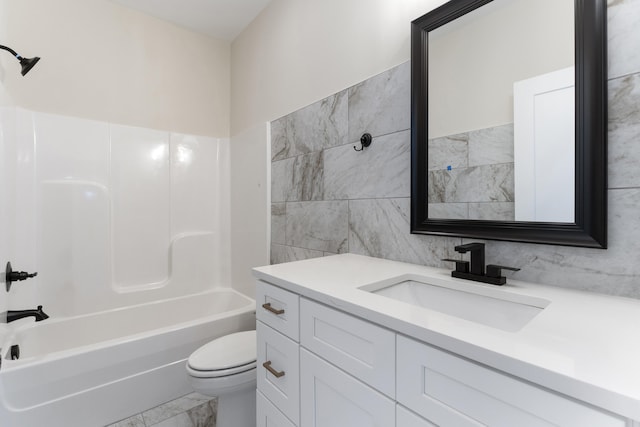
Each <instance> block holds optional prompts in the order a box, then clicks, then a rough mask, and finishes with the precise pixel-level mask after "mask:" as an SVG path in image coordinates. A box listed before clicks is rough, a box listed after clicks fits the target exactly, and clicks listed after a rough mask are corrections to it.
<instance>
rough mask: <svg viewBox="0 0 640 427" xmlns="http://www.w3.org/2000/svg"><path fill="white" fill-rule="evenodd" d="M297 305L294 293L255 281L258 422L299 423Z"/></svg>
mask: <svg viewBox="0 0 640 427" xmlns="http://www.w3.org/2000/svg"><path fill="white" fill-rule="evenodd" d="M298 308H299V297H298V295H296V294H294V293H292V292H288V291H285V290H283V289H280V288H278V287H275V286H271V285H268V284H266V283H264V282H260V281H259V282H258V284H257V292H256V318H257V319H258V321H257V324H256V333H257V340H258V342H257V376H258V380H257V384H258V386H257V388H258V390H257V398H256V401H257V408H256V410H257V425H258V426H265V427H266V426H269V427H274V426H278V427H279V426H282V427H290V426H297V425H298V423H299V419H300V357H299V348H298V342H297V341H298V333H299V332H298V331H299V317H298ZM287 422H289V424H287Z"/></svg>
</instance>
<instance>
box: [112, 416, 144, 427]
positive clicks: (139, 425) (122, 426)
mask: <svg viewBox="0 0 640 427" xmlns="http://www.w3.org/2000/svg"><path fill="white" fill-rule="evenodd" d="M107 427H147V425H146V424H145V423H144V419H143V418H142V414H137V415H134V416H133V417H129V418H127V419H125V420H122V421H118V422H117V423H114V424H110V425H108V426H107Z"/></svg>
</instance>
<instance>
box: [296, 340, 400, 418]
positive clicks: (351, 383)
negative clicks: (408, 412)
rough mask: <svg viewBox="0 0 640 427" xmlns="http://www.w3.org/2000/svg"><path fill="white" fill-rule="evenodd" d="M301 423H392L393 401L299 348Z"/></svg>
mask: <svg viewBox="0 0 640 427" xmlns="http://www.w3.org/2000/svg"><path fill="white" fill-rule="evenodd" d="M300 368H301V369H300V371H301V372H300V402H301V408H300V426H301V427H356V426H357V427H393V426H394V425H395V403H394V402H393V401H392V400H390V399H389V398H387V397H386V396H384V395H383V394H382V393H380V392H378V391H376V390H374V389H372V388H371V387H369V386H367V385H365V384H364V383H361V382H360V381H358V380H356V379H355V378H353V377H352V376H350V375H348V374H346V373H345V372H343V371H341V370H340V369H338V368H336V367H335V366H333V365H330V364H329V363H327V362H325V361H324V360H322V359H320V358H319V357H317V356H315V355H314V354H312V353H310V352H308V351H307V350H305V349H300Z"/></svg>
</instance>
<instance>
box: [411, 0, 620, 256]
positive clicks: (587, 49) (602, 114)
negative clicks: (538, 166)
mask: <svg viewBox="0 0 640 427" xmlns="http://www.w3.org/2000/svg"><path fill="white" fill-rule="evenodd" d="M491 1H493V0H451V1H449V2H447V3H445V4H444V5H442V6H440V7H438V8H436V9H434V10H433V11H431V12H429V13H427V14H425V15H423V16H422V17H420V18H418V19H416V20H414V21H413V22H412V23H411V233H412V234H433V235H440V236H450V237H467V238H474V239H488V240H507V241H515V242H527V243H544V244H551V245H564V246H581V247H591V248H606V247H607V101H608V100H607V33H606V25H607V14H606V11H607V4H606V3H607V2H606V0H575V70H576V78H575V94H576V104H575V105H576V111H575V113H576V115H575V118H576V123H575V126H576V130H575V135H576V167H575V170H576V181H575V182H576V192H575V216H576V217H575V222H574V223H557V222H529V221H489V220H459V219H433V218H431V219H430V218H429V216H428V207H427V195H428V194H427V189H428V172H427V171H428V166H427V165H428V155H429V153H428V143H427V141H428V135H429V132H428V126H429V123H428V111H427V110H428V99H429V98H428V96H429V88H428V79H427V77H428V74H427V73H428V70H429V62H428V48H429V43H428V34H429V31H432V30H434V29H436V28H438V27H440V26H442V25H444V24H446V23H448V22H450V21H452V20H454V19H457V18H459V17H461V16H463V15H465V14H467V13H469V12H471V11H473V10H475V9H477V8H479V7H481V6H483V5H485V4H487V3H490V2H491Z"/></svg>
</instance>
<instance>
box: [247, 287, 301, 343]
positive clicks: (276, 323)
mask: <svg viewBox="0 0 640 427" xmlns="http://www.w3.org/2000/svg"><path fill="white" fill-rule="evenodd" d="M299 310H300V308H299V297H298V295H296V294H294V293H292V292H289V291H285V290H284V289H281V288H278V287H277V286H273V285H270V284H268V283H266V282H263V281H261V280H258V282H257V283H256V317H257V319H258V320H260V321H262V322H264V324H266V325H269V326H271V327H272V328H273V329H275V330H276V331H278V332H280V333H281V334H284V335H286V336H288V337H289V338H291V339H292V340H294V341H298V336H299V330H298V324H299V318H298V313H299Z"/></svg>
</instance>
